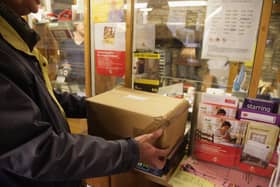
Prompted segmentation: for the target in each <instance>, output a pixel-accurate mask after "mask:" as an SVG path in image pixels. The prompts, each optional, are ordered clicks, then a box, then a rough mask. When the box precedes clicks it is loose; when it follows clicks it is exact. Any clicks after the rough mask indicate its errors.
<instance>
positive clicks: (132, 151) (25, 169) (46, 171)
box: [0, 73, 139, 181]
mask: <svg viewBox="0 0 280 187" xmlns="http://www.w3.org/2000/svg"><path fill="white" fill-rule="evenodd" d="M0 97H1V105H0V113H1V115H0V121H1V123H0V171H4V172H9V173H12V174H14V175H18V176H23V177H25V178H30V179H35V180H41V181H63V180H69V179H71V180H75V179H81V178H88V177H95V176H104V175H110V174H114V173H118V172H123V171H128V170H129V169H131V168H133V167H134V166H135V165H136V163H137V161H138V159H139V150H138V145H137V143H136V142H135V141H133V140H131V139H127V140H118V141H106V140H104V139H102V138H98V137H93V136H82V135H72V134H69V133H67V132H64V133H59V134H57V133H55V132H54V131H53V129H52V125H51V124H49V123H48V122H44V121H40V110H39V108H38V107H37V105H36V104H35V103H34V102H33V101H32V100H31V99H30V98H29V97H28V96H27V95H25V93H24V92H22V91H21V90H20V89H19V88H18V87H17V86H16V85H15V84H13V82H11V81H9V79H7V78H6V77H5V76H3V75H1V73H0ZM0 173H1V172H0Z"/></svg>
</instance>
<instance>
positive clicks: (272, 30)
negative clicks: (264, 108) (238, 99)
mask: <svg viewBox="0 0 280 187" xmlns="http://www.w3.org/2000/svg"><path fill="white" fill-rule="evenodd" d="M272 10H273V11H272V14H271V18H270V24H269V32H268V36H267V42H266V49H265V56H264V62H263V66H262V75H261V78H260V81H259V85H258V97H260V98H265V99H278V100H279V98H280V3H279V2H278V3H277V2H276V1H275V4H274V5H273V9H272Z"/></svg>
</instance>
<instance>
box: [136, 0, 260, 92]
mask: <svg viewBox="0 0 280 187" xmlns="http://www.w3.org/2000/svg"><path fill="white" fill-rule="evenodd" d="M243 3H244V5H243ZM261 8H262V1H261V0H260V1H257V2H253V1H242V2H241V1H238V2H234V1H217V0H209V1H198V0H197V1H182V0H181V1H173V0H160V1H158V0H138V1H136V3H135V23H134V41H133V44H134V62H133V85H134V88H136V89H141V90H147V91H153V92H157V91H158V90H159V87H162V86H166V85H171V84H175V83H182V84H183V90H184V92H185V93H188V91H189V92H192V91H194V90H195V91H206V89H207V88H218V89H219V90H220V91H222V92H234V93H236V94H239V93H241V94H243V95H246V94H247V92H248V88H249V83H250V77H251V72H252V66H253V59H254V50H255V44H256V38H257V32H258V24H259V20H260V14H261ZM244 41H245V42H244Z"/></svg>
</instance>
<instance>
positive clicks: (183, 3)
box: [168, 1, 207, 7]
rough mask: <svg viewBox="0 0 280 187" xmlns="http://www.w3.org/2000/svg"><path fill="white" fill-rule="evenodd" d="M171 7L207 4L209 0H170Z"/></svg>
mask: <svg viewBox="0 0 280 187" xmlns="http://www.w3.org/2000/svg"><path fill="white" fill-rule="evenodd" d="M168 5H169V7H188V6H207V1H168Z"/></svg>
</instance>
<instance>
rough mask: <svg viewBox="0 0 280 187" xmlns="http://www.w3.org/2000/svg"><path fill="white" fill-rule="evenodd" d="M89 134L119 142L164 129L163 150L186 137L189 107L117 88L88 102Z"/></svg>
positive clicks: (169, 100) (185, 103)
mask: <svg viewBox="0 0 280 187" xmlns="http://www.w3.org/2000/svg"><path fill="white" fill-rule="evenodd" d="M87 101H88V102H87V107H88V122H89V127H88V130H89V134H93V135H97V136H101V137H104V138H106V139H117V138H125V137H135V136H138V135H141V134H145V133H149V132H152V131H154V130H156V129H158V128H160V127H162V128H164V133H163V136H162V137H161V139H160V141H159V142H158V145H159V147H164V148H166V147H172V146H174V145H175V144H176V143H177V141H178V139H179V138H180V137H182V136H183V134H184V131H185V125H186V120H187V111H188V104H187V102H186V101H185V100H183V99H176V98H171V97H165V96H161V95H158V94H152V93H148V92H142V91H135V90H132V89H128V88H117V89H113V90H111V91H108V92H105V93H103V94H100V95H97V96H94V97H92V98H89V99H88V100H87Z"/></svg>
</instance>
